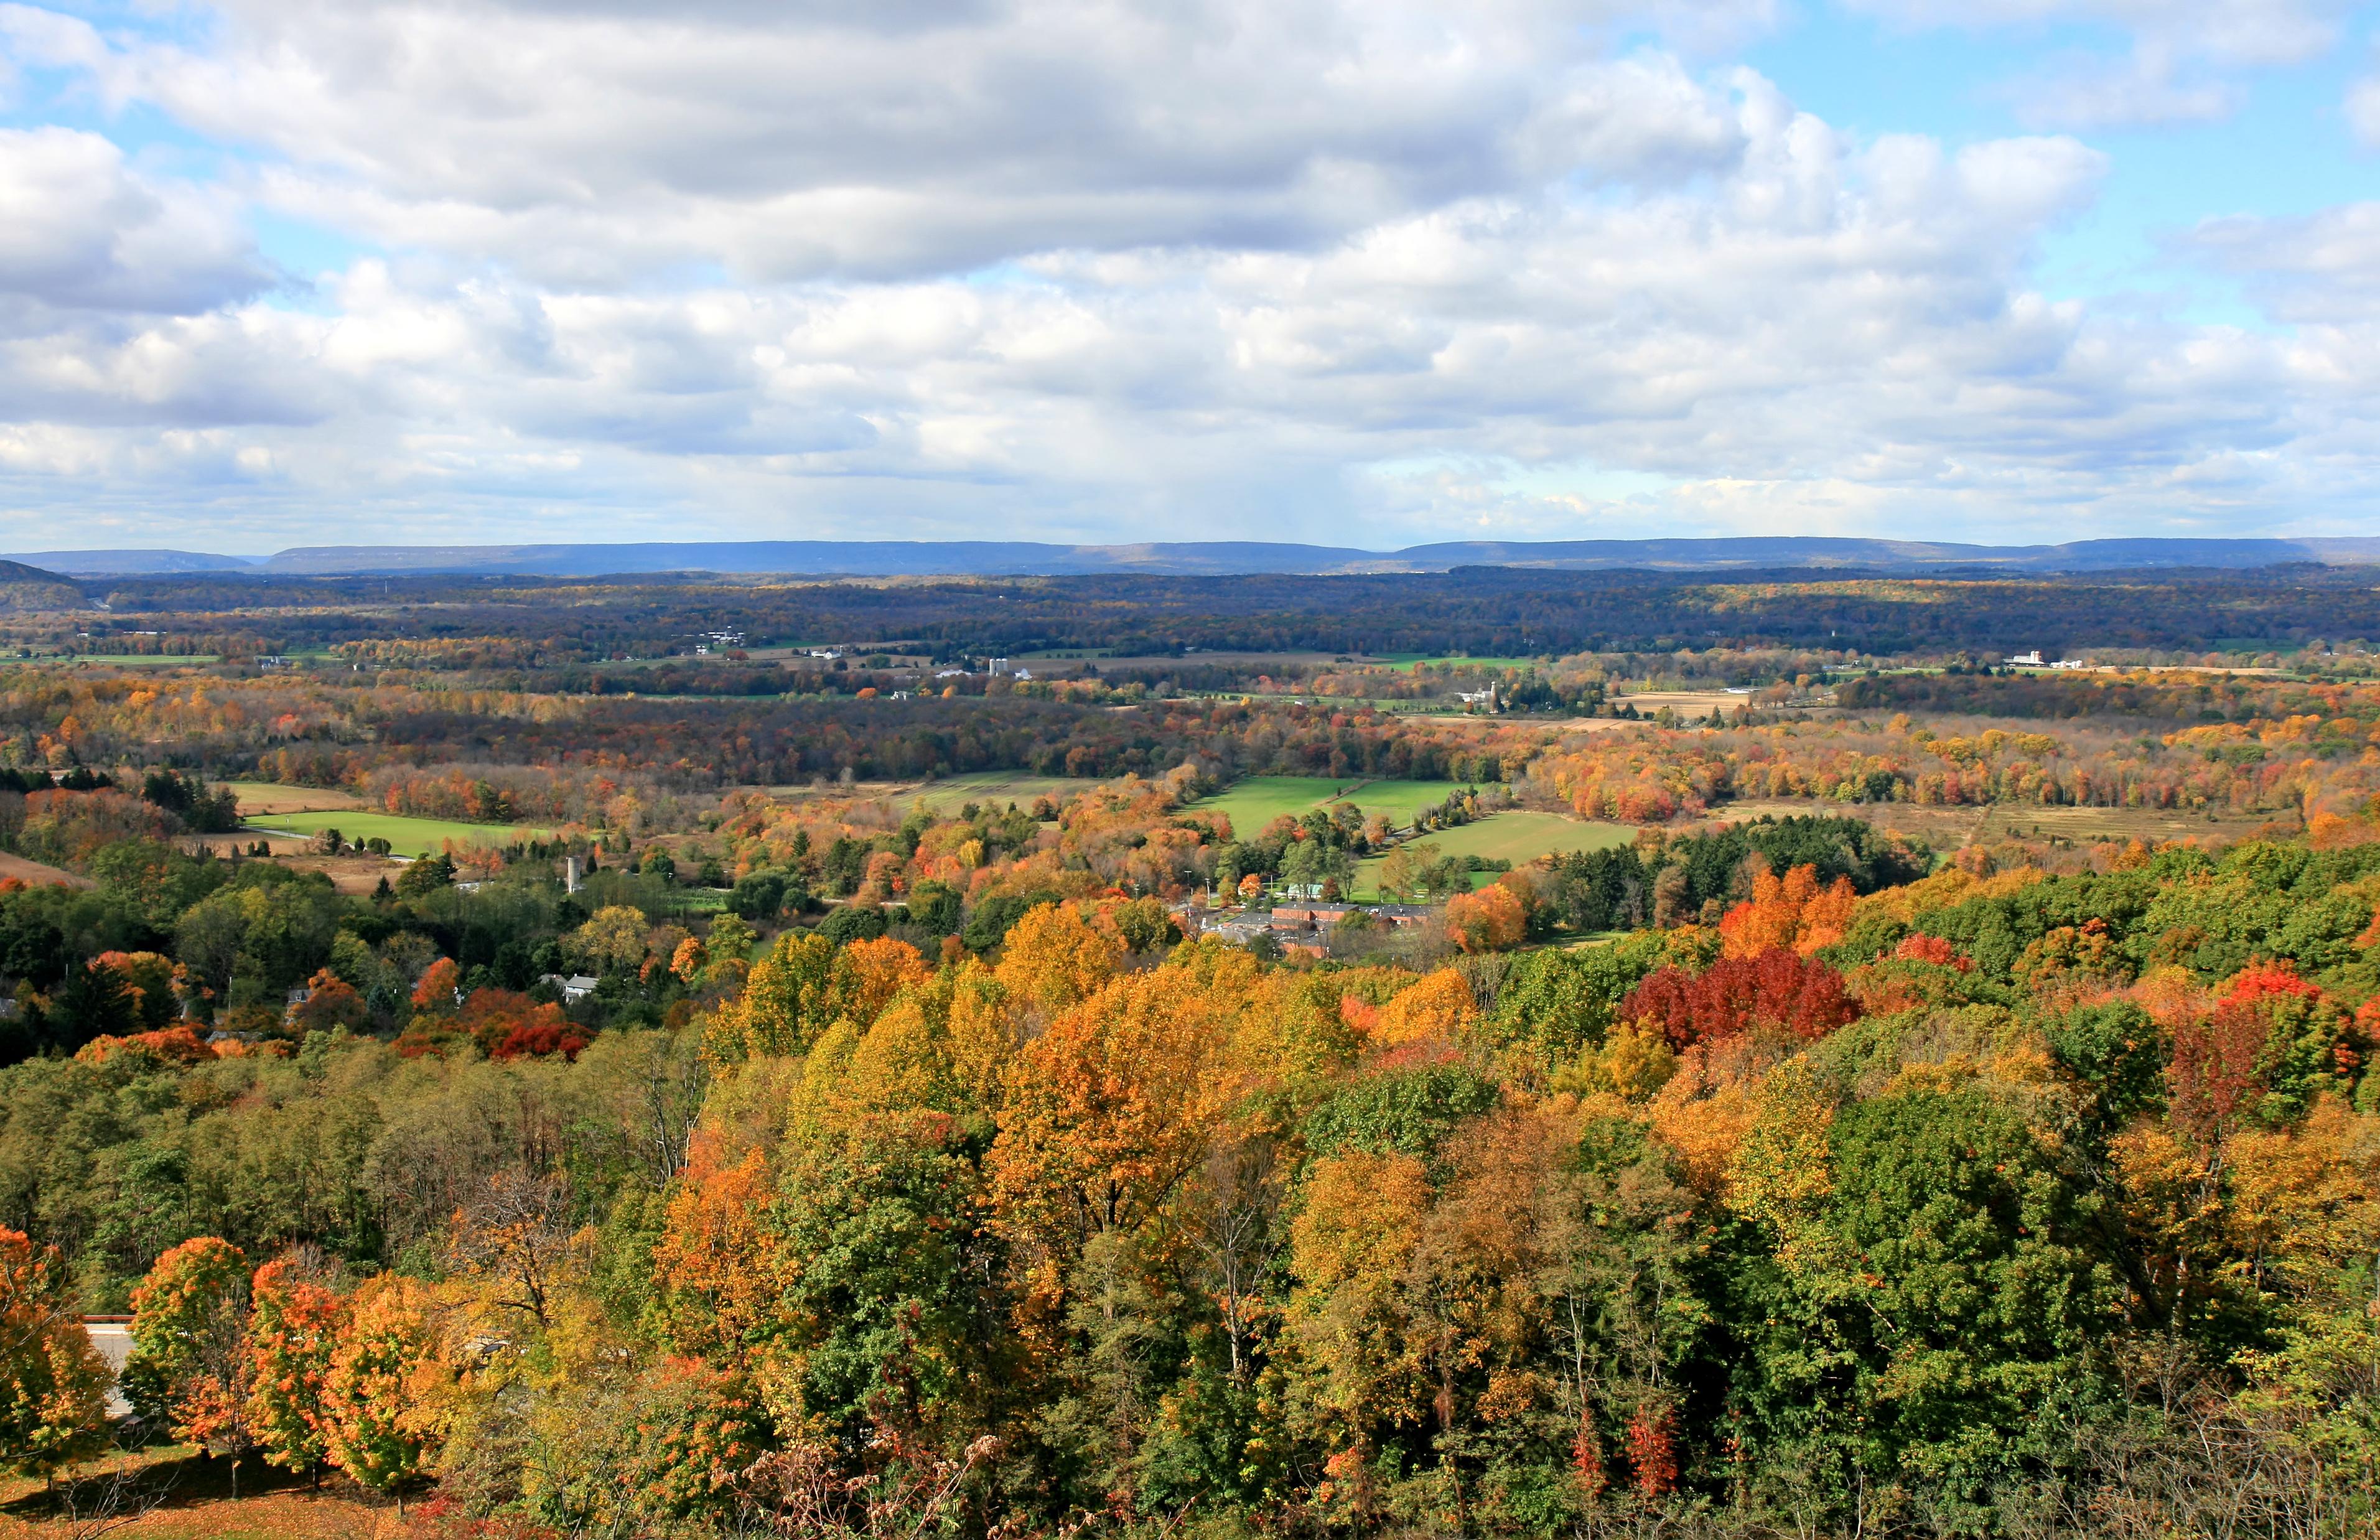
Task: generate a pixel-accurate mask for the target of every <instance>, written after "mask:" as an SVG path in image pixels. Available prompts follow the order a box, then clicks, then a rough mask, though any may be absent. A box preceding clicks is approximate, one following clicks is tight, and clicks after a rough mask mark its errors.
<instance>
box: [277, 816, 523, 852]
mask: <svg viewBox="0 0 2380 1540" xmlns="http://www.w3.org/2000/svg"><path fill="white" fill-rule="evenodd" d="M243 827H244V828H248V829H252V830H254V831H257V832H258V833H260V834H285V835H289V836H291V837H293V838H300V839H303V838H310V837H311V836H312V835H315V834H318V833H320V832H322V831H323V830H325V829H335V830H337V831H339V836H340V838H342V839H344V840H346V842H347V843H350V844H352V843H355V842H357V841H358V840H386V841H387V842H388V846H389V850H390V851H391V852H392V853H393V854H395V855H436V854H437V853H438V852H440V851H442V850H443V849H445V848H446V842H447V841H449V840H452V841H454V842H455V843H456V844H458V845H508V844H511V843H514V842H515V841H518V840H544V839H551V838H553V831H552V830H550V829H532V828H530V827H528V825H526V824H517V823H458V822H455V821H454V820H452V819H408V818H401V817H399V816H398V815H396V814H395V813H366V812H357V811H350V810H347V809H344V808H342V809H339V810H336V811H332V812H323V813H260V814H259V815H257V816H256V817H255V818H254V819H249V821H248V822H247V823H246V824H245V825H243Z"/></svg>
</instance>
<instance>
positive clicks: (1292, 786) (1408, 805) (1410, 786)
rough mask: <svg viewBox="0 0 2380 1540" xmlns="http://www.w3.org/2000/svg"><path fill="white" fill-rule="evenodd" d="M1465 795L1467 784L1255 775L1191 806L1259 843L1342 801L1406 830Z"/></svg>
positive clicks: (1233, 783) (1234, 831)
mask: <svg viewBox="0 0 2380 1540" xmlns="http://www.w3.org/2000/svg"><path fill="white" fill-rule="evenodd" d="M1463 789H1464V787H1463V783H1462V782H1458V781H1362V780H1358V779H1357V778H1355V777H1354V776H1338V777H1331V776H1321V775H1252V776H1249V777H1248V778H1247V779H1245V780H1244V781H1234V782H1232V784H1231V785H1230V786H1228V787H1226V788H1225V789H1224V790H1223V791H1221V792H1220V793H1218V794H1215V795H1213V796H1210V797H1202V798H1200V799H1199V800H1198V801H1197V802H1196V804H1194V805H1193V806H1195V808H1196V811H1198V812H1201V813H1216V812H1220V813H1222V814H1224V815H1226V816H1227V817H1229V818H1230V819H1231V820H1232V832H1233V833H1234V834H1236V835H1238V836H1239V837H1240V838H1241V839H1244V840H1245V839H1253V838H1255V837H1256V835H1257V833H1258V832H1259V831H1262V830H1263V828H1264V826H1265V825H1266V824H1269V823H1270V822H1271V821H1272V820H1273V819H1277V818H1280V817H1281V816H1282V815H1283V814H1287V815H1289V816H1290V817H1293V818H1294V817H1296V816H1298V815H1299V814H1302V813H1304V812H1305V811H1306V810H1307V809H1308V808H1312V807H1319V806H1323V805H1324V804H1326V803H1331V802H1337V801H1340V800H1342V798H1343V799H1344V800H1346V801H1349V802H1352V803H1354V805H1355V806H1358V807H1360V808H1362V809H1363V810H1364V812H1365V814H1366V816H1369V815H1371V814H1373V813H1386V814H1387V815H1388V816H1389V819H1390V821H1391V822H1393V823H1395V824H1398V825H1399V826H1403V825H1404V824H1408V823H1411V822H1412V821H1413V817H1414V814H1415V812H1417V811H1419V810H1420V809H1422V808H1424V807H1434V806H1437V805H1438V804H1439V803H1441V802H1444V801H1445V800H1446V799H1447V798H1448V797H1450V796H1451V795H1453V794H1455V793H1456V792H1459V791H1462V790H1463Z"/></svg>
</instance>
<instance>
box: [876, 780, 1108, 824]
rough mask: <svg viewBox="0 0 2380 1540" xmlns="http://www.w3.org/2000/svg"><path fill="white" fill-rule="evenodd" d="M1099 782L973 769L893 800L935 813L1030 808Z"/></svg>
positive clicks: (946, 813)
mask: <svg viewBox="0 0 2380 1540" xmlns="http://www.w3.org/2000/svg"><path fill="white" fill-rule="evenodd" d="M1097 784H1099V782H1096V781H1086V780H1084V779H1082V778H1080V777H1078V776H1076V777H1069V776H1063V775H1024V774H1020V773H1018V772H1017V771H1014V770H972V771H970V772H968V773H967V774H965V775H953V776H946V777H944V778H943V779H942V780H940V781H929V782H926V783H925V784H924V785H922V786H920V787H918V788H917V791H916V792H914V793H909V794H901V795H898V796H895V797H894V798H893V801H894V802H895V803H896V804H897V805H899V806H903V807H906V806H908V805H909V804H910V803H912V802H922V803H924V804H925V805H926V806H929V807H930V808H932V809H933V810H934V811H935V812H937V813H941V814H943V815H945V816H948V815H953V814H955V813H957V812H958V810H959V809H960V808H961V807H964V806H966V805H967V804H968V803H970V802H983V803H990V804H991V805H993V806H1000V807H1005V806H1008V805H1009V804H1010V803H1012V802H1013V803H1014V804H1016V806H1019V807H1022V808H1025V809H1026V811H1028V812H1029V811H1031V810H1032V807H1033V799H1034V798H1035V797H1042V796H1062V795H1064V794H1067V793H1069V792H1079V791H1082V790H1084V789H1086V788H1087V787H1090V786H1095V785H1097Z"/></svg>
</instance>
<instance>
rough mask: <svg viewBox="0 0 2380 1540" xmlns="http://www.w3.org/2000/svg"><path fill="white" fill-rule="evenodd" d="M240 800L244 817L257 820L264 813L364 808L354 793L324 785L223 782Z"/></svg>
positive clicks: (241, 813)
mask: <svg viewBox="0 0 2380 1540" xmlns="http://www.w3.org/2000/svg"><path fill="white" fill-rule="evenodd" d="M215 784H217V785H219V786H228V787H230V788H231V790H232V794H233V795H235V796H237V797H238V798H239V811H240V816H241V817H242V818H250V819H252V818H255V817H256V816H258V815H259V814H264V813H274V814H277V813H322V812H330V811H334V810H337V809H344V808H348V807H355V808H359V809H360V808H362V807H363V804H362V803H361V802H359V801H358V800H357V798H356V795H355V794H354V793H352V792H339V791H331V790H327V789H325V788H323V787H321V786H283V785H279V784H277V783H275V782H270V781H219V782H215Z"/></svg>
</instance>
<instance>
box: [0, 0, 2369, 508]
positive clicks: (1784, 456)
mask: <svg viewBox="0 0 2380 1540" xmlns="http://www.w3.org/2000/svg"><path fill="white" fill-rule="evenodd" d="M2375 176H2380V4H2375V5H2354V4H2345V3H2338V0H1806V3H1804V0H1647V3H1645V4H1630V3H1628V0H1586V3H1564V0H1464V3H1463V4H1445V3H1439V4H1427V5H1425V4H1415V3H1412V0H1024V3H1004V0H666V3H664V0H435V3H431V0H335V3H332V4H324V3H322V0H222V3H219V4H189V5H181V4H175V3H172V0H97V3H92V4H80V5H78V4H55V5H48V6H41V5H25V4H13V3H0V549H12V550H19V551H33V550H49V549H87V548H94V547H116V548H122V547H148V546H164V547H176V548H180V549H185V550H197V551H211V552H230V553H239V554H261V553H264V552H272V551H275V550H279V549H282V548H284V547H287V546H296V545H322V544H351V543H361V544H431V543H509V542H519V541H549V540H741V539H752V540H782V539H851V540H886V539H899V540H941V539H967V540H985V539H996V540H1061V541H1086V542H1114V541H1135V540H1305V541H1313V542H1317V543H1323V544H1331V545H1346V546H1360V547H1366V548H1371V549H1380V550H1385V549H1393V548H1395V547H1397V546H1401V545H1405V544H1410V543H1415V542H1420V541H1429V540H1456V539H1502V540H1566V539H1590V538H1596V539H1601V538H1629V537H1644V536H1675V535H1729V534H1828V535H1876V536H1888V537H1900V538H1917V539H1937V540H1976V541H1985V542H1994V543H2015V542H2031V541H2041V540H2074V539H2083V538H2092V537H2103V536H2126V535H2278V534H2329V535H2341V534H2380V515H2375V512H2374V495H2373V489H2374V487H2375V486H2380V394H2375V387H2380V183H2375Z"/></svg>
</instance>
